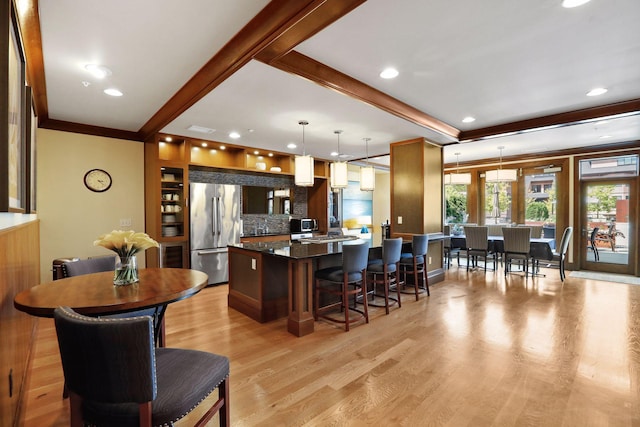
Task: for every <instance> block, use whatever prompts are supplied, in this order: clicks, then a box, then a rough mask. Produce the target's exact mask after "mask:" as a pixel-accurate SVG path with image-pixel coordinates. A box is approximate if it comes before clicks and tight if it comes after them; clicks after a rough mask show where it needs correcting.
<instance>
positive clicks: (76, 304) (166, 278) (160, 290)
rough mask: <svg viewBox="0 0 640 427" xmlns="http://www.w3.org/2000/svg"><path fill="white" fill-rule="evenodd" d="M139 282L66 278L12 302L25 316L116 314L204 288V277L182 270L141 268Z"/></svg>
mask: <svg viewBox="0 0 640 427" xmlns="http://www.w3.org/2000/svg"><path fill="white" fill-rule="evenodd" d="M138 273H139V278H140V281H139V282H136V283H133V284H130V285H124V286H115V285H114V284H113V272H112V271H105V272H102V273H92V274H85V275H81V276H74V277H67V278H64V279H60V280H54V281H52V282H47V283H43V284H40V285H37V286H34V287H33V288H31V289H28V290H26V291H23V292H20V293H19V294H18V295H16V297H15V298H14V300H13V305H14V306H15V308H16V309H18V310H20V311H23V312H25V313H28V314H31V315H34V316H40V317H53V311H54V310H55V309H56V308H57V307H59V306H67V307H71V308H72V309H73V310H75V311H77V312H78V313H81V314H88V315H101V314H102V315H104V314H116V313H123V312H127V311H133V310H139V309H143V308H151V307H157V306H160V305H165V304H169V303H171V302H175V301H179V300H181V299H184V298H188V297H190V296H192V295H194V294H196V293H198V292H199V291H200V290H202V289H203V288H204V287H206V286H207V283H208V280H209V278H208V276H207V275H206V274H205V273H203V272H201V271H197V270H189V269H183V268H142V269H140V270H139V272H138Z"/></svg>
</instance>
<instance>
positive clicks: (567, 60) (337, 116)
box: [39, 0, 640, 163]
mask: <svg viewBox="0 0 640 427" xmlns="http://www.w3.org/2000/svg"><path fill="white" fill-rule="evenodd" d="M329 1H336V0H329ZM560 2H561V0H518V1H504V0H483V1H477V0H458V1H455V2H452V1H451V0H431V1H424V0H394V1H393V2H391V1H388V0H368V1H366V2H365V3H363V4H362V5H360V6H358V7H357V8H356V9H355V10H353V11H352V12H350V13H349V14H347V15H346V16H344V17H342V18H341V19H339V20H338V21H336V22H335V23H333V24H332V25H330V26H329V27H327V28H325V29H324V30H322V31H320V32H319V33H318V34H316V35H314V36H313V37H311V38H310V39H308V40H306V41H304V42H303V43H301V44H300V45H298V46H296V47H295V50H296V51H298V52H300V53H302V54H304V55H306V56H308V57H311V58H313V59H315V60H317V61H319V62H321V63H323V64H325V65H328V66H329V67H332V68H334V69H336V70H338V71H340V72H342V73H345V74H347V75H349V76H351V77H353V78H355V79H357V80H359V81H361V82H363V83H365V84H367V85H369V86H371V87H373V88H375V89H378V90H380V91H382V92H385V93H387V94H389V95H391V96H393V97H395V98H397V99H398V100H400V101H402V102H404V103H406V104H409V105H411V106H412V107H415V108H417V109H418V110H420V111H422V112H424V113H426V114H429V115H431V116H433V117H435V118H436V119H439V120H441V121H443V122H445V123H447V124H449V125H451V126H453V127H455V128H457V129H460V130H463V131H467V130H473V129H480V128H484V127H488V126H493V125H499V124H505V123H510V122H514V121H519V120H524V119H531V118H537V117H543V116H548V115H551V114H558V113H563V112H569V111H574V110H580V109H585V108H591V107H596V106H601V105H607V104H612V103H616V102H622V101H629V100H637V99H640V25H638V24H637V20H638V17H640V1H638V0H592V1H591V2H589V3H587V4H586V5H584V6H582V7H578V8H574V9H565V8H562V7H561V6H560ZM268 3H269V2H268V1H266V0H234V1H228V0H189V2H157V1H154V0H137V1H134V2H131V1H129V0H110V1H109V2H104V1H96V0H87V1H84V2H82V3H81V4H79V3H78V2H77V1H74V0H56V1H55V2H52V1H40V2H39V13H40V23H41V31H42V47H43V55H44V66H45V75H46V85H47V102H48V110H49V118H51V119H56V120H62V121H68V122H73V123H81V124H88V125H94V126H101V127H106V128H113V129H121V130H128V131H138V130H140V129H141V127H142V126H143V125H144V124H145V123H146V122H147V121H148V120H149V119H150V118H151V117H152V116H153V115H154V113H156V112H157V111H158V110H160V108H161V107H162V106H163V105H164V104H165V103H166V102H167V101H168V100H169V98H170V97H171V96H172V95H173V94H175V93H176V92H177V91H178V90H179V89H180V88H181V87H182V86H183V84H184V83H185V82H187V81H188V80H189V79H190V78H191V77H192V76H193V75H194V74H195V73H196V72H197V71H198V70H199V69H200V68H201V67H202V66H203V65H204V64H205V63H207V61H209V59H211V58H212V57H213V56H214V55H215V54H216V52H218V51H219V50H220V49H221V48H222V47H223V46H224V45H225V44H226V42H227V41H228V40H230V39H231V38H232V37H233V36H234V35H235V34H236V33H237V32H238V31H240V30H241V29H242V27H243V26H244V25H245V24H246V23H248V22H249V21H250V20H251V19H252V18H253V17H254V16H255V15H256V14H257V13H258V12H259V11H260V10H261V9H262V8H263V7H264V6H265V5H267V4H268ZM87 63H99V64H103V65H105V66H107V67H109V68H110V69H111V70H112V71H113V74H112V75H111V76H109V77H107V78H105V79H104V80H96V79H94V78H92V77H91V76H90V75H89V74H88V73H86V71H85V70H84V69H83V66H84V65H85V64H87ZM386 66H394V67H396V68H397V69H398V70H399V71H400V75H399V76H398V77H397V78H396V79H394V80H383V79H381V78H380V77H379V76H378V74H379V72H380V71H381V70H382V69H383V68H385V67H386ZM83 81H88V82H90V83H91V84H90V85H89V86H88V87H84V86H83V84H82V82H83ZM598 86H603V87H606V88H608V89H609V91H608V92H607V93H606V94H604V95H602V96H599V97H587V96H585V94H586V92H587V91H588V90H590V89H592V88H594V87H598ZM107 87H117V88H118V89H120V90H121V91H122V92H124V96H122V97H119V98H113V97H109V96H107V95H104V94H103V93H102V90H103V89H104V88H107ZM468 115H471V116H474V117H476V119H477V120H476V121H475V122H473V123H471V124H464V123H462V121H461V120H462V118H463V117H465V116H468ZM303 119H304V120H308V121H309V125H308V126H307V127H306V129H305V142H306V144H305V146H306V152H307V153H310V154H312V155H314V156H317V157H321V158H329V153H330V152H331V151H334V150H335V149H336V146H337V139H336V136H335V134H334V132H333V131H334V130H335V129H341V130H343V131H344V133H343V134H342V136H341V140H340V142H341V151H342V152H343V153H345V154H347V155H349V156H350V158H362V157H365V146H364V142H363V138H365V137H367V138H371V142H370V144H369V156H372V157H373V156H375V155H379V154H386V153H388V152H389V143H391V142H395V141H400V140H406V139H411V138H416V137H420V136H422V137H425V138H427V139H429V140H431V141H435V142H438V143H441V144H452V145H448V146H447V147H446V148H445V162H447V163H449V162H455V160H456V156H455V155H454V154H453V153H457V152H459V153H460V157H459V158H460V161H461V162H464V161H470V160H477V159H483V158H494V157H497V156H498V154H499V152H498V150H497V147H498V146H504V147H505V149H504V156H513V155H519V154H531V153H533V152H541V153H543V152H546V151H551V150H558V149H562V148H576V147H585V146H589V145H602V144H605V143H606V144H610V143H618V142H628V141H638V140H640V115H638V114H636V115H631V116H628V117H623V118H617V119H610V120H609V121H608V122H607V123H604V124H603V123H601V122H596V121H593V122H590V123H583V124H580V125H573V126H565V127H559V128H555V129H547V130H539V131H536V132H529V133H521V134H518V135H512V136H504V137H500V138H492V139H487V140H484V141H476V142H469V143H462V144H455V142H456V139H455V138H452V137H449V136H446V135H443V134H440V133H438V132H436V131H433V130H431V129H428V128H425V127H423V126H419V125H417V124H414V123H411V122H409V121H407V120H405V119H402V118H399V117H397V116H395V115H392V114H390V113H387V112H384V111H382V110H380V109H378V108H375V107H373V106H370V105H368V104H365V103H363V102H361V101H359V100H356V99H353V98H350V97H347V96H345V95H343V94H341V93H338V92H336V91H332V90H329V89H326V88H324V87H321V86H319V85H317V84H315V83H313V82H311V81H308V80H305V79H303V78H301V77H299V76H296V75H293V74H288V73H285V72H283V71H281V70H279V69H276V68H273V67H271V66H270V65H266V64H265V63H262V62H258V61H255V60H253V61H250V62H249V63H248V64H247V65H245V66H244V67H242V68H241V69H239V70H238V71H236V72H235V73H234V74H232V75H231V76H230V77H229V78H228V79H226V80H225V81H224V82H222V84H220V85H219V86H217V87H216V88H215V89H214V90H213V91H212V92H210V93H209V94H208V95H206V96H205V97H204V98H202V99H201V100H200V101H199V102H197V103H196V104H195V105H193V106H192V107H191V108H189V109H188V110H187V111H185V112H184V113H182V114H181V115H179V117H177V118H176V119H175V120H174V121H173V122H171V123H169V124H168V125H167V126H166V127H165V128H164V129H163V131H164V132H167V133H172V134H177V135H183V136H191V137H196V138H201V139H209V140H215V141H220V142H224V143H235V144H239V145H248V146H253V147H257V148H261V149H265V150H275V151H280V152H290V151H291V150H289V149H287V148H286V145H287V143H289V142H295V143H297V144H298V148H297V149H296V150H294V152H296V153H301V152H302V147H301V142H302V130H301V126H299V125H298V121H299V120H303ZM190 125H198V126H204V127H208V128H212V129H216V131H215V132H214V133H212V134H202V133H194V132H190V131H188V130H187V128H188V127H189V126H190ZM249 129H252V130H253V132H249ZM232 130H235V131H237V132H239V133H240V134H241V135H242V137H241V138H240V139H237V140H232V139H231V138H229V137H228V133H229V132H230V131H232ZM605 135H608V136H609V138H606V139H602V138H601V137H602V136H605Z"/></svg>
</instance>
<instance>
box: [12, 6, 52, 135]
mask: <svg viewBox="0 0 640 427" xmlns="http://www.w3.org/2000/svg"><path fill="white" fill-rule="evenodd" d="M16 8H17V10H18V20H19V21H20V31H21V33H22V39H23V40H22V44H23V46H24V54H25V58H26V61H25V62H26V64H27V84H28V85H29V86H31V89H32V93H33V98H34V104H35V109H36V115H37V116H38V122H42V121H43V120H47V119H48V117H49V107H48V105H47V83H46V79H45V74H44V56H43V54H42V32H41V29H40V14H39V13H38V0H23V1H17V2H16Z"/></svg>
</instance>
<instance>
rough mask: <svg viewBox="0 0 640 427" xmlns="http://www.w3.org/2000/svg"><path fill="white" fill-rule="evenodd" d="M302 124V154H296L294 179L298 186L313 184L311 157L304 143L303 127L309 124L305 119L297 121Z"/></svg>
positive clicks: (310, 185)
mask: <svg viewBox="0 0 640 427" xmlns="http://www.w3.org/2000/svg"><path fill="white" fill-rule="evenodd" d="M298 124H299V125H301V126H302V156H296V159H295V170H294V181H295V184H296V185H298V186H300V187H312V186H313V157H311V156H308V155H307V153H306V147H305V145H304V127H305V126H306V125H308V124H309V122H308V121H306V120H300V121H299V122H298Z"/></svg>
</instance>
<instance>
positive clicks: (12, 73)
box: [0, 2, 27, 212]
mask: <svg viewBox="0 0 640 427" xmlns="http://www.w3.org/2000/svg"><path fill="white" fill-rule="evenodd" d="M10 9H11V13H10V16H9V19H8V20H7V21H8V27H9V28H8V29H9V31H8V32H7V33H8V34H7V36H8V37H6V38H4V41H5V42H4V43H2V44H3V45H5V46H6V50H5V52H6V55H7V65H8V67H7V69H6V71H3V73H2V75H1V77H2V78H0V84H2V85H3V86H4V88H5V90H6V94H7V97H6V99H3V100H0V103H2V105H1V106H0V120H2V121H3V122H4V120H5V118H4V117H6V122H4V123H3V124H2V125H0V129H1V132H2V133H5V132H6V134H5V135H6V137H5V138H1V139H0V140H4V144H0V151H2V153H0V159H1V162H2V163H3V166H4V165H6V169H5V168H0V173H1V174H2V175H0V184H1V186H2V189H0V211H9V212H25V205H26V199H25V196H26V188H25V187H26V156H27V153H26V147H25V133H26V132H25V131H26V128H25V125H26V120H25V111H26V108H25V56H24V51H23V49H22V41H21V38H20V29H19V26H18V21H17V18H16V12H15V8H14V7H13V2H11V7H10ZM5 22H6V21H5ZM5 114H6V115H5ZM2 116H4V117H2ZM5 123H6V124H5ZM2 169H5V170H6V175H5V174H4V173H2Z"/></svg>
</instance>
